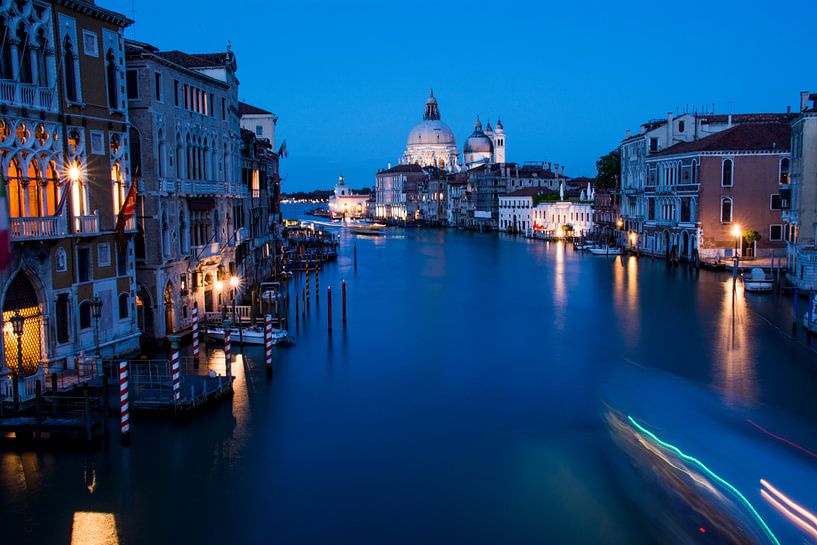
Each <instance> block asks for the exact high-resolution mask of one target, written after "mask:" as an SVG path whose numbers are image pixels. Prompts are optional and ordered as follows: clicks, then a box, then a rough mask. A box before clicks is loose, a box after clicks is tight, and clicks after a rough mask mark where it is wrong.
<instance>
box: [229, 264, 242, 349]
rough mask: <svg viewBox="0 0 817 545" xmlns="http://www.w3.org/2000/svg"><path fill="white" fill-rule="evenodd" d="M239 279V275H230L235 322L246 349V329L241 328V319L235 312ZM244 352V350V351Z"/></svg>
mask: <svg viewBox="0 0 817 545" xmlns="http://www.w3.org/2000/svg"><path fill="white" fill-rule="evenodd" d="M239 283H240V282H239V280H238V277H237V276H231V277H230V286H231V287H232V288H233V324H236V325H237V327H238V339H239V342H240V343H241V348H242V350H243V349H244V330H243V329H241V320H239V319H238V314H236V312H235V295H236V291H237V288H238V284H239ZM242 353H243V352H242Z"/></svg>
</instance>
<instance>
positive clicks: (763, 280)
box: [741, 267, 774, 292]
mask: <svg viewBox="0 0 817 545" xmlns="http://www.w3.org/2000/svg"><path fill="white" fill-rule="evenodd" d="M741 278H742V279H743V287H744V289H745V290H746V291H753V292H767V291H772V289H773V288H774V277H773V276H772V275H771V274H767V273H766V271H764V270H763V269H761V268H760V267H754V268H753V269H752V270H751V271H750V272H749V274H748V275H747V274H746V273H744V274H742V275H741Z"/></svg>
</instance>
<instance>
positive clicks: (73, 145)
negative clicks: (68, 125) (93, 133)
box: [68, 129, 79, 154]
mask: <svg viewBox="0 0 817 545" xmlns="http://www.w3.org/2000/svg"><path fill="white" fill-rule="evenodd" d="M78 147H79V131H77V130H76V129H71V130H70V131H68V149H69V150H70V151H71V153H72V154H75V153H76V152H77V148H78Z"/></svg>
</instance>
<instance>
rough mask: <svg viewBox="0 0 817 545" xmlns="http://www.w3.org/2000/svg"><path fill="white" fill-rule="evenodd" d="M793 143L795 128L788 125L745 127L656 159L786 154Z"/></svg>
mask: <svg viewBox="0 0 817 545" xmlns="http://www.w3.org/2000/svg"><path fill="white" fill-rule="evenodd" d="M733 121H734V119H733ZM790 141H791V126H790V125H789V124H788V123H779V122H778V123H741V124H738V125H735V126H734V127H731V128H729V129H726V130H723V131H721V132H718V133H715V134H713V135H711V136H707V137H706V138H702V139H700V140H696V141H694V142H681V143H679V144H675V145H674V146H670V147H669V148H667V149H665V150H663V151H660V152H658V153H654V154H652V156H653V157H662V156H666V155H677V154H681V153H694V152H716V151H782V152H786V151H788V150H789V144H790Z"/></svg>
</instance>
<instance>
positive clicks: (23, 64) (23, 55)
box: [6, 23, 34, 83]
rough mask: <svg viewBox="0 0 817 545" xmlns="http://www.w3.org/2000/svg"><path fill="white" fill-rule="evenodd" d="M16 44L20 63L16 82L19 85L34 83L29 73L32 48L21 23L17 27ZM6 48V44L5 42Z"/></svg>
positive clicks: (32, 76)
mask: <svg viewBox="0 0 817 545" xmlns="http://www.w3.org/2000/svg"><path fill="white" fill-rule="evenodd" d="M17 43H18V44H19V45H18V46H17V47H19V57H18V60H19V62H20V64H19V66H18V67H17V81H19V82H20V83H34V79H33V78H34V75H33V73H32V71H31V51H32V50H33V47H32V44H31V40H30V38H29V36H28V32H26V29H25V25H24V24H23V23H20V26H19V27H17ZM6 47H8V42H6Z"/></svg>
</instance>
